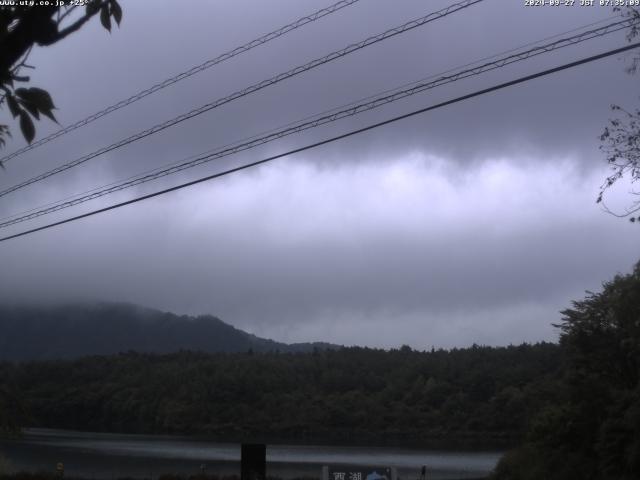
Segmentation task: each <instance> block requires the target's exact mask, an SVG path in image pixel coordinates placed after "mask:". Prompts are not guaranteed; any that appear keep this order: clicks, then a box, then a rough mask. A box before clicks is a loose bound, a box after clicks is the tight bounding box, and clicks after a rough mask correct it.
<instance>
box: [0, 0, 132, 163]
mask: <svg viewBox="0 0 640 480" xmlns="http://www.w3.org/2000/svg"><path fill="white" fill-rule="evenodd" d="M29 3H30V2H15V5H5V6H0V105H2V104H3V103H5V102H6V104H7V106H8V108H9V112H10V113H11V116H12V117H13V118H14V119H16V120H17V121H18V123H19V125H20V130H21V131H22V135H23V136H24V138H25V139H26V140H27V142H29V143H31V141H32V140H33V139H34V137H35V133H36V131H35V126H34V124H33V120H34V119H35V120H40V114H42V115H45V116H46V117H48V118H50V119H51V120H53V121H56V119H55V116H54V114H53V110H54V109H55V106H54V104H53V100H52V99H51V96H50V95H49V93H48V92H47V91H45V90H43V89H41V88H36V87H30V88H24V87H20V88H16V85H18V84H25V83H28V82H29V81H30V78H29V77H28V76H26V75H23V74H22V72H21V70H23V69H25V68H33V67H32V66H31V65H28V64H27V59H28V57H29V54H30V53H31V50H32V49H33V47H34V46H43V47H46V46H49V45H53V44H55V43H57V42H59V41H61V40H63V39H64V38H66V37H67V36H69V35H70V34H72V33H74V32H76V31H78V30H79V29H80V28H81V27H82V26H83V25H84V24H85V23H86V22H87V21H89V20H90V19H91V18H92V17H94V16H96V15H99V16H100V22H101V23H102V26H103V27H104V28H105V29H107V30H109V31H111V19H112V18H113V20H115V22H116V23H117V24H118V25H120V21H121V20H122V9H121V8H120V5H119V4H118V1H117V0H89V1H87V2H84V3H86V5H85V7H84V9H83V13H82V14H80V15H76V12H75V11H74V10H78V11H80V10H81V9H80V7H79V6H75V5H66V6H64V5H63V6H56V2H53V1H51V2H37V3H47V5H40V4H29ZM31 3H33V2H31ZM67 3H69V2H67ZM79 3H83V2H79ZM8 135H9V127H8V126H7V125H0V147H2V146H3V145H4V144H5V141H6V136H8ZM0 165H2V164H0Z"/></svg>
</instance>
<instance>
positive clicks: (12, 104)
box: [7, 94, 21, 118]
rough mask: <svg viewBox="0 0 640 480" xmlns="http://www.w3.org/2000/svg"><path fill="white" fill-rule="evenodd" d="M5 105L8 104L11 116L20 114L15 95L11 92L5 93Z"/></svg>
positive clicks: (14, 116)
mask: <svg viewBox="0 0 640 480" xmlns="http://www.w3.org/2000/svg"><path fill="white" fill-rule="evenodd" d="M7 105H8V106H9V111H10V112H11V115H13V118H16V117H17V116H18V115H20V110H21V109H20V105H18V102H17V101H16V99H15V97H14V96H13V95H11V94H7Z"/></svg>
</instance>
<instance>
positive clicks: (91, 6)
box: [85, 0, 102, 15]
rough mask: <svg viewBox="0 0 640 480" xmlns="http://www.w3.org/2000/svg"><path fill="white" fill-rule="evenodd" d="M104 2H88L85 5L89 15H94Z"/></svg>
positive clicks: (95, 0)
mask: <svg viewBox="0 0 640 480" xmlns="http://www.w3.org/2000/svg"><path fill="white" fill-rule="evenodd" d="M101 3H102V0H92V1H90V2H89V3H87V5H86V7H85V13H86V14H87V15H93V14H94V13H96V12H97V11H98V9H99V8H100V4H101Z"/></svg>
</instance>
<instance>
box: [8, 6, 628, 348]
mask: <svg viewBox="0 0 640 480" xmlns="http://www.w3.org/2000/svg"><path fill="white" fill-rule="evenodd" d="M447 4H448V2H445V1H437V2H436V1H434V2H428V4H427V3H426V2H420V1H403V2H385V1H369V0H363V1H362V2H360V3H359V4H357V5H355V6H353V7H350V8H347V9H345V10H344V11H342V12H341V13H340V14H337V15H333V16H331V17H327V18H325V19H323V20H320V21H318V22H316V23H314V24H311V25H309V26H308V27H305V28H304V29H301V30H299V31H296V32H293V33H292V34H290V35H288V36H286V37H284V38H282V39H279V40H277V41H275V42H273V43H271V44H269V45H268V46H265V47H261V48H259V49H256V50H254V51H252V52H250V53H248V54H247V55H244V56H242V57H238V58H236V59H233V60H232V61H230V62H226V63H225V64H222V65H219V66H218V67H215V68H213V69H211V70H209V71H206V72H204V73H203V74H201V75H198V76H196V77H192V78H190V79H188V80H186V81H184V82H181V83H179V84H178V85H177V86H174V87H171V88H169V89H167V90H165V91H163V92H161V93H160V94H156V95H153V96H151V97H149V98H147V99H145V100H143V101H141V102H139V103H137V104H135V105H134V106H131V107H129V108H127V109H124V110H121V111H119V112H116V113H115V114H113V115H111V116H109V117H107V118H105V119H103V120H100V121H98V122H95V123H94V124H92V125H90V126H89V127H87V128H85V129H82V130H78V131H76V132H74V133H72V134H70V135H68V136H66V137H65V138H63V139H60V140H59V141H55V142H51V144H49V145H47V147H46V148H42V149H38V150H35V151H33V152H31V153H29V154H27V155H25V156H24V157H21V158H20V159H16V160H14V161H12V162H11V163H10V164H9V165H8V167H9V168H8V172H7V173H6V174H5V178H4V180H3V181H2V184H3V185H5V182H6V184H11V183H14V182H16V181H19V180H21V179H23V178H26V177H27V176H30V175H33V174H35V173H37V172H39V171H41V170H42V169H45V168H47V169H48V168H53V167H54V166H56V165H59V164H61V163H64V162H65V161H68V160H71V159H73V158H76V157H78V156H80V155H82V154H84V153H87V152H88V151H91V150H93V149H95V148H97V147H100V146H103V145H106V144H109V143H111V142H113V141H116V140H119V139H120V138H122V137H124V136H127V135H130V134H132V133H135V132H137V131H139V130H140V129H143V128H147V127H149V126H151V125H153V124H155V123H158V122H159V121H162V120H165V119H167V118H170V117H172V116H174V115H178V114H181V113H183V112H185V111H187V110H189V109H191V108H194V107H196V106H199V105H201V104H203V103H205V102H209V101H212V100H214V99H216V98H220V97H222V96H225V95H228V94H230V93H232V92H234V91H236V90H238V89H239V88H243V87H245V86H248V85H250V84H252V83H255V82H257V81H260V80H262V79H265V78H269V77H270V76H272V75H274V74H276V73H279V72H281V71H284V70H287V69H289V68H291V67H293V66H296V65H299V64H302V63H305V62H307V61H309V60H310V59H313V58H316V57H318V56H321V55H324V54H326V53H328V52H330V51H333V50H336V49H339V48H342V47H344V46H345V45H347V44H349V43H352V42H354V41H358V40H360V39H362V38H364V37H366V36H367V35H370V34H372V33H377V32H380V31H382V30H385V29H386V28H389V27H391V26H395V25H398V24H400V23H403V22H405V21H407V20H410V19H412V18H416V17H418V16H421V15H424V14H426V13H428V12H430V11H434V10H437V9H439V8H442V7H444V6H446V5H447ZM324 5H325V2H321V1H317V2H316V1H314V2H276V3H274V2H250V1H244V2H228V3H226V2H191V3H190V4H189V8H179V9H178V8H176V6H175V4H174V3H166V4H161V3H157V4H156V3H154V8H150V7H149V4H148V3H143V2H131V3H130V4H129V3H125V2H123V8H124V10H125V21H124V22H123V24H122V28H121V29H119V30H115V31H114V32H113V33H112V34H111V35H108V34H107V33H106V32H104V31H103V30H102V29H101V28H100V27H99V25H93V24H92V25H90V26H88V27H87V28H86V30H85V31H82V32H80V33H78V34H77V35H75V36H74V37H73V38H71V39H70V40H68V41H67V42H64V43H63V44H60V45H59V46H55V47H51V48H49V49H46V50H41V51H38V52H35V53H34V56H33V63H34V64H36V65H37V67H38V68H37V70H36V71H35V73H34V75H33V79H34V84H38V85H42V86H46V87H47V88H49V90H50V91H51V93H52V94H53V96H54V98H55V100H56V103H57V105H58V106H59V108H60V111H59V113H58V117H59V118H60V119H61V121H62V123H63V124H65V123H68V122H70V121H73V120H76V119H78V118H81V117H82V116H85V115H88V114H91V113H93V112H94V111H96V110H98V109H99V108H102V107H104V106H105V105H107V104H110V103H113V102H115V101H118V100H120V99H121V98H124V97H127V96H128V95H130V94H132V93H135V92H136V91H138V90H139V89H141V88H145V87H147V86H149V85H151V84H153V83H155V82H157V81H159V80H161V79H163V78H165V77H166V76H167V75H168V74H173V73H178V72H180V71H182V70H185V69H187V68H189V67H190V66H192V65H195V64H198V63H201V62H202V61H204V60H205V59H208V58H212V57H214V56H216V55H217V54H219V53H221V52H223V51H226V50H229V49H231V48H233V47H235V46H237V45H239V44H242V43H244V42H246V41H247V40H249V39H251V38H254V37H256V36H258V35H259V34H262V33H264V32H266V31H269V30H271V29H273V28H275V27H277V26H280V25H283V24H285V23H287V22H289V21H291V20H293V19H295V18H298V17H299V16H301V15H303V14H307V13H309V12H311V11H313V10H314V9H318V8H321V7H322V6H324ZM610 15H611V12H610V11H609V10H607V9H604V8H599V7H594V8H587V7H577V6H576V7H566V8H564V7H563V8H557V9H555V10H554V9H551V8H546V9H532V8H526V7H524V6H523V5H522V4H521V3H520V2H503V1H499V0H488V1H486V2H484V3H482V4H480V5H477V6H474V7H470V8H469V9H468V10H467V11H465V12H462V13H460V14H457V15H453V16H451V17H449V18H447V19H443V20H441V21H438V22H434V23H432V24H430V25H428V26H427V27H424V28H421V29H418V30H415V31H413V32H410V33H408V34H406V35H403V36H401V37H398V38H396V39H392V40H389V41H387V42H384V43H382V44H379V45H377V46H373V47H369V48H368V49H365V50H363V51H361V52H358V53H356V54H354V55H351V56H349V57H347V58H345V59H342V60H339V61H337V62H334V63H332V64H329V65H325V66H323V67H320V68H318V69H316V70H314V71H313V72H307V73H305V74H302V75H300V76H299V77H297V78H294V79H291V80H287V81H285V82H283V83H281V84H279V85H276V86H274V87H270V88H268V89H266V90H264V91H263V92H260V93H258V94H256V95H252V96H249V97H246V98H243V99H240V100H238V101H236V102H232V103H231V104H229V105H225V106H223V107H221V108H219V109H216V110H214V111H212V112H209V113H206V114H204V115H202V116H200V117H198V118H196V119H192V120H189V121H187V122H184V123H183V124H181V125H179V126H176V127H175V128H172V129H170V130H167V131H165V132H163V133H162V134H159V135H155V136H153V137H150V138H148V139H145V140H143V141H141V142H138V143H136V144H133V145H131V146H128V147H126V148H123V149H120V150H117V151H115V152H111V153H109V154H107V155H105V156H103V157H101V158H98V159H95V160H93V161H92V162H90V163H89V164H87V165H86V166H84V167H81V168H78V169H74V170H72V171H70V172H68V173H65V174H64V175H60V176H58V177H56V178H55V180H54V179H52V180H51V181H50V182H43V183H42V184H41V185H39V186H38V187H37V188H36V187H35V186H34V187H33V188H29V189H25V190H24V191H21V192H17V193H16V194H15V195H12V196H10V197H5V198H3V199H1V200H0V212H2V213H3V214H9V213H12V212H14V211H16V210H23V209H25V208H29V207H31V206H33V205H36V204H39V203H42V202H46V201H53V200H56V199H58V198H61V197H63V196H66V195H68V194H69V193H75V192H77V191H82V190H85V189H87V188H90V187H93V186H96V185H100V184H105V183H109V182H111V181H114V180H117V179H121V178H125V177H127V176H128V175H131V174H134V173H137V172H140V171H142V170H145V169H149V168H153V167H156V166H158V165H162V164H164V163H167V162H171V161H175V160H179V159H180V158H183V157H186V156H188V155H191V154H195V153H198V152H201V151H204V150H207V149H211V148H214V147H217V146H221V145H224V144H226V143H228V142H230V141H234V140H237V139H240V138H244V137H246V136H249V135H253V134H255V133H258V132H260V131H264V130H267V129H270V128H274V127H276V126H279V125H282V124H285V123H287V122H290V121H293V120H296V119H299V118H301V117H304V116H306V115H310V114H314V113H317V112H321V111H324V110H326V109H328V108H331V107H334V106H337V105H341V104H344V103H346V102H350V101H353V100H356V99H358V98H361V97H364V96H367V95H371V94H375V93H378V92H380V91H383V90H385V89H388V88H392V87H395V86H398V85H401V84H403V83H406V82H409V81H414V80H418V79H420V78H424V77H426V76H429V75H433V74H436V73H439V72H443V71H445V70H447V69H450V68H452V67H455V66H458V65H463V64H465V63H468V62H470V61H474V60H477V59H479V58H482V57H486V56H488V55H492V54H495V53H498V52H501V51H505V50H508V49H510V48H513V47H515V46H519V45H522V44H526V43H529V42H531V41H535V40H538V39H540V38H543V37H546V36H549V35H554V34H556V33H559V32H562V31H567V30H570V29H572V28H575V27H577V26H580V25H584V24H587V23H590V22H593V21H596V20H599V19H602V18H605V17H607V16H610ZM621 44H624V37H623V35H622V34H618V35H616V36H615V38H612V39H607V40H600V41H597V42H595V43H594V42H591V43H588V44H585V45H584V46H580V47H572V48H571V49H568V50H567V51H563V52H558V53H557V54H554V55H552V56H550V57H544V58H538V59H535V60H532V61H530V62H527V63H523V64H522V65H518V66H513V67H510V68H509V69H505V70H504V71H498V72H494V73H492V74H489V75H487V76H486V77H478V78H474V79H469V80H466V81H463V82H460V83H459V84H458V83H457V84H455V85H450V86H447V87H443V88H441V89H437V90H433V91H430V92H428V93H427V94H423V95H420V96H417V97H412V98H411V99H409V100H406V101H403V102H399V103H398V104H397V105H392V106H389V107H386V108H384V109H381V110H380V111H376V112H370V113H368V114H365V115H363V116H362V117H361V118H354V119H350V120H345V121H342V122H340V123H339V124H336V125H332V126H329V127H325V128H323V129H321V130H319V131H312V132H307V133H306V134H303V135H301V136H299V137H295V138H294V137H291V138H288V139H285V140H283V141H279V142H277V143H274V144H271V145H267V146H265V147H262V148H260V149H257V150H256V151H251V152H247V153H244V154H242V155H240V156H238V157H237V158H233V159H229V160H227V161H226V162H225V163H222V164H221V165H231V164H233V162H237V161H249V160H254V159H257V158H261V157H263V156H266V155H268V154H273V153H278V152H281V151H284V150H286V149H287V148H293V147H296V146H300V145H303V144H305V143H309V142H313V141H317V140H318V139H321V138H325V137H327V136H330V135H331V134H335V133H340V132H342V131H345V130H346V129H348V128H356V127H358V126H362V125H366V124H368V123H371V122H373V121H378V120H381V119H383V118H388V117H390V116H392V115H396V114H400V113H404V112H406V111H409V110H412V109H416V108H420V107H423V106H426V105H429V104H433V103H437V102H439V101H442V100H446V99H449V98H452V97H454V96H457V95H461V94H464V93H468V92H469V91H473V90H477V89H480V88H484V87H487V86H490V85H492V84H494V83H497V82H502V81H506V80H508V79H511V78H513V77H515V76H518V75H524V74H529V73H532V72H534V71H537V70H541V69H544V68H549V67H551V66H555V65H557V64H560V63H563V62H565V61H568V60H570V59H574V58H576V57H581V56H587V55H590V54H593V53H595V52H599V51H603V50H605V49H607V48H611V47H612V46H618V45H621ZM623 70H624V62H623V61H622V60H621V59H619V58H613V59H609V60H605V61H602V62H600V63H598V64H594V65H590V66H585V67H581V68H580V69H576V70H575V71H570V72H565V73H562V74H559V75H557V76H555V77H553V78H552V79H540V80H537V81H535V82H531V83H530V84H526V85H523V86H520V87H516V88H512V89H510V90H508V91H503V92H498V93H495V94H492V95H490V96H486V97H482V98H478V99H474V100H471V101H469V102H465V103H461V104H458V105H454V106H451V107H448V108H446V109H442V110H438V111H436V112H432V113H430V114H427V115H425V116H423V117H420V118H414V119H411V120H408V121H403V122H401V123H397V124H394V125H392V126H389V127H385V128H384V129H380V130H377V131H375V132H370V133H367V134H365V135H362V136H360V137H357V138H353V139H351V140H348V141H344V142H341V143H339V144H335V145H331V146H328V147H324V148H322V149H318V150H317V151H313V152H308V153H307V154H304V155H298V156H296V157H292V158H290V159H287V160H286V161H280V162H278V163H276V164H273V165H270V166H267V167H264V168H261V169H259V170H257V171H254V172H246V173H244V174H241V175H236V176H232V177H228V178H226V179H225V180H223V181H221V182H218V183H216V184H211V185H202V186H200V187H197V188H194V189H191V190H185V191H182V192H181V193H179V194H175V195H173V196H171V197H167V198H163V199H160V200H155V201H151V202H148V203H146V204H140V205H138V206H135V207H131V208H127V209H123V210H120V211H116V212H112V213H109V214H105V215H103V216H101V217H95V218H93V219H90V220H86V221H83V222H79V223H77V224H73V225H69V226H65V227H62V228H58V229H55V230H51V231H48V232H44V233H41V234H37V235H34V236H32V237H26V238H24V239H21V240H17V241H13V242H10V243H5V244H2V245H0V261H2V262H3V265H5V266H6V267H7V268H5V269H3V274H2V277H1V278H2V284H3V294H4V295H5V296H12V297H20V298H24V299H30V298H40V297H45V298H58V299H63V298H65V299H66V298H76V297H81V298H100V299H112V300H127V301H133V302H139V303H143V304H146V305H149V306H154V307H158V308H165V309H170V310H174V311H178V312H185V313H205V312H206V313H213V314H217V315H219V316H221V317H222V318H223V320H225V321H228V322H230V323H233V324H235V325H238V326H241V327H244V328H248V329H250V330H251V331H254V332H256V333H259V334H261V335H265V336H270V337H276V338H278V339H282V340H289V341H293V340H329V341H335V342H345V343H368V344H372V345H384V346H391V345H398V344H400V343H409V344H411V345H413V346H416V347H421V348H426V347H428V346H430V345H443V346H451V345H463V344H469V343H473V342H474V341H475V342H479V343H493V344H499V343H506V342H519V341H523V340H529V341H535V340H540V339H549V338H553V337H554V335H555V334H554V332H553V329H552V328H551V327H550V326H549V325H550V322H553V321H557V311H558V310H560V309H562V308H565V307H566V306H568V302H569V300H570V299H572V298H576V296H579V295H581V293H582V291H583V290H584V289H587V288H591V289H597V288H598V285H599V282H600V281H602V280H605V279H607V278H608V277H610V276H611V275H613V274H614V273H615V272H616V271H621V270H627V269H628V268H630V266H631V264H632V263H633V262H634V260H635V259H636V257H637V255H638V253H639V252H638V249H637V242H636V240H637V238H636V237H637V231H636V230H637V229H633V228H631V226H630V225H628V224H627V223H626V222H621V221H619V220H616V219H613V218H612V217H609V216H606V215H604V214H602V212H600V211H599V210H598V209H597V208H596V207H595V205H594V203H593V200H594V198H595V195H596V192H597V187H598V184H599V182H600V180H601V179H602V178H603V177H604V175H605V173H606V172H605V171H604V169H603V168H602V160H601V156H600V154H599V153H598V151H597V136H598V134H599V133H600V132H601V130H602V128H603V126H604V124H605V123H606V119H607V117H608V115H609V110H608V108H609V104H610V103H613V102H617V103H623V104H624V103H626V104H629V103H631V102H635V101H637V94H638V90H637V78H635V79H634V78H633V77H630V76H628V75H625V74H624V71H623ZM38 127H39V129H40V130H39V132H42V133H44V132H45V131H47V129H49V130H52V129H53V127H51V126H47V125H46V124H45V123H44V122H41V123H40V124H39V125H38ZM216 168H222V166H215V165H213V166H208V167H201V168H199V169H196V170H194V171H193V172H185V173H183V174H182V175H181V176H180V177H179V178H169V179H165V180H164V181H162V182H160V183H159V184H157V185H150V186H147V187H144V188H141V189H138V190H136V192H137V193H141V192H145V191H151V190H153V189H155V188H157V187H158V186H159V185H170V184H173V183H176V182H177V181H178V180H186V179H188V178H194V177H196V176H199V175H202V174H204V173H207V172H211V171H215V170H216ZM132 193H134V192H126V193H123V194H120V195H119V196H117V197H116V198H117V199H125V198H128V196H129V195H131V194H132ZM112 201H115V198H114V199H111V198H109V199H105V200H104V201H100V202H96V205H92V206H94V207H95V206H97V205H98V204H108V203H111V202H112ZM79 211H82V210H74V212H79ZM63 217H64V215H62V216H60V217H56V218H63Z"/></svg>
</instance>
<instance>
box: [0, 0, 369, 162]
mask: <svg viewBox="0 0 640 480" xmlns="http://www.w3.org/2000/svg"><path fill="white" fill-rule="evenodd" d="M359 1H360V0H340V1H339V2H337V3H334V4H333V5H330V6H328V7H326V8H323V9H321V10H318V11H317V12H314V13H312V14H310V15H307V16H304V17H302V18H299V19H298V20H296V21H295V22H292V23H290V24H288V25H285V26H284V27H281V28H279V29H277V30H274V31H273V32H270V33H267V34H266V35H263V36H261V37H260V38H256V39H255V40H251V41H250V42H248V43H245V44H244V45H242V46H240V47H236V48H234V49H233V50H230V51H228V52H226V53H223V54H221V55H218V56H217V57H215V58H212V59H210V60H207V61H206V62H204V63H201V64H200V65H196V66H195V67H192V68H190V69H189V70H186V71H184V72H181V73H179V74H177V75H175V76H173V77H170V78H167V79H165V80H163V81H162V82H159V83H156V84H155V85H153V86H152V87H149V88H147V89H146V90H142V91H140V92H138V93H136V94H134V95H132V96H130V97H129V98H126V99H124V100H121V101H119V102H117V103H114V104H113V105H110V106H108V107H106V108H104V109H103V110H100V111H99V112H96V113H94V114H93V115H90V116H88V117H86V118H84V119H82V120H78V121H77V122H75V123H73V124H71V125H69V126H67V127H64V128H62V129H60V130H58V131H56V132H54V133H52V134H51V135H48V136H46V137H43V138H41V139H40V140H38V141H36V142H33V143H31V144H29V145H27V146H25V147H22V148H21V149H19V150H16V151H15V152H13V153H11V154H9V155H6V156H4V157H2V158H0V165H1V164H3V163H6V162H8V161H9V160H11V159H13V158H16V157H17V156H19V155H22V154H23V153H25V152H28V151H29V150H33V149H34V148H37V147H39V146H41V145H44V144H45V143H48V142H50V141H51V140H55V139H56V138H58V137H60V136H62V135H65V134H67V133H69V132H72V131H73V130H76V129H78V128H80V127H84V126H85V125H87V124H89V123H91V122H93V121H95V120H98V119H99V118H102V117H104V116H105V115H108V114H110V113H112V112H115V111H116V110H120V109H121V108H124V107H126V106H127V105H131V104H132V103H134V102H137V101H138V100H141V99H143V98H144V97H147V96H149V95H151V94H152V93H155V92H157V91H158V90H162V89H164V88H167V87H169V86H171V85H173V84H174V83H177V82H179V81H181V80H184V79H185V78H188V77H191V76H192V75H195V74H197V73H200V72H202V71H204V70H206V69H208V68H211V67H213V66H214V65H217V64H219V63H222V62H224V61H226V60H229V59H231V58H233V57H235V56H237V55H240V54H241V53H245V52H248V51H249V50H251V49H253V48H255V47H258V46H260V45H263V44H265V43H267V42H270V41H271V40H275V39H276V38H278V37H281V36H283V35H285V34H287V33H289V32H291V31H293V30H296V29H298V28H300V27H302V26H304V25H306V24H307V23H311V22H314V21H316V20H318V19H320V18H322V17H325V16H327V15H330V14H332V13H334V12H337V11H338V10H341V9H343V8H345V7H348V6H350V5H353V4H354V3H356V2H359Z"/></svg>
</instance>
